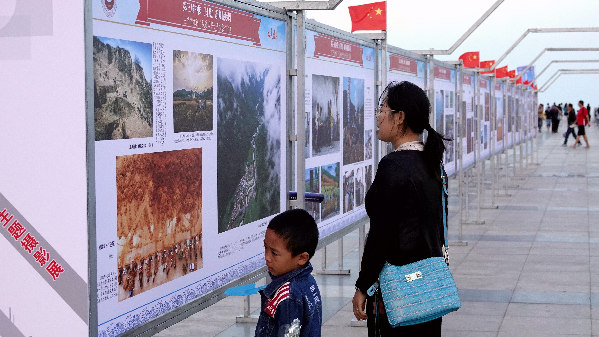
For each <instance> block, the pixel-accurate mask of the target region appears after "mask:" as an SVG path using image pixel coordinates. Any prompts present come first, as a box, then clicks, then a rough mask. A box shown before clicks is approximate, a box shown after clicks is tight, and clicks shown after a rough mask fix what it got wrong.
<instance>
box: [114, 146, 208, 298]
mask: <svg viewBox="0 0 599 337" xmlns="http://www.w3.org/2000/svg"><path fill="white" fill-rule="evenodd" d="M116 190H117V212H116V213H117V218H116V220H117V232H116V236H117V238H118V241H117V259H116V264H117V266H116V268H118V276H119V280H118V283H119V290H118V294H119V296H118V298H119V301H122V300H125V299H127V298H129V297H132V296H135V295H137V294H140V293H142V292H144V291H147V290H149V289H152V288H153V287H156V286H159V285H161V284H164V283H166V282H169V281H171V280H174V279H176V278H178V277H181V276H183V275H186V274H188V273H191V272H193V271H196V270H198V269H201V268H202V266H203V253H202V149H201V148H198V149H188V150H176V151H165V152H156V153H144V154H134V155H125V156H118V157H116Z"/></svg>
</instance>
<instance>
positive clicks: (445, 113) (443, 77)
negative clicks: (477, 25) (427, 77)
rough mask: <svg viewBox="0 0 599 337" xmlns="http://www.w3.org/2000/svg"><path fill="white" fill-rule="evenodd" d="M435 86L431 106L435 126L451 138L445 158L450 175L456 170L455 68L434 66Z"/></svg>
mask: <svg viewBox="0 0 599 337" xmlns="http://www.w3.org/2000/svg"><path fill="white" fill-rule="evenodd" d="M433 76H434V87H435V94H434V98H433V99H432V100H431V108H432V111H433V112H434V116H435V117H434V121H435V122H434V123H435V125H434V128H435V130H437V131H438V132H440V133H441V134H443V135H445V136H446V137H448V138H451V139H452V141H451V142H446V143H445V145H446V151H445V158H443V162H444V165H445V171H446V172H447V174H448V175H451V174H454V173H455V172H456V158H457V153H456V146H455V144H457V140H456V138H457V134H458V133H457V132H456V125H457V121H456V113H455V112H456V105H457V103H458V102H457V101H456V97H457V96H456V92H455V90H456V71H455V70H453V69H449V68H445V67H440V66H435V67H434V72H433Z"/></svg>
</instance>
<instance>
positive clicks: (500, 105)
mask: <svg viewBox="0 0 599 337" xmlns="http://www.w3.org/2000/svg"><path fill="white" fill-rule="evenodd" d="M495 102H496V103H497V118H496V119H495V120H496V123H497V141H498V142H499V141H502V140H503V99H502V98H501V97H495Z"/></svg>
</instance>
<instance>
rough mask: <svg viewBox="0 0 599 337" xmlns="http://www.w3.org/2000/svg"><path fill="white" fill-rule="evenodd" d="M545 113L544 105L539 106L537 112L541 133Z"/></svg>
mask: <svg viewBox="0 0 599 337" xmlns="http://www.w3.org/2000/svg"><path fill="white" fill-rule="evenodd" d="M544 113H545V111H544V110H543V104H539V109H538V111H537V119H538V124H539V132H541V129H542V128H543V117H544Z"/></svg>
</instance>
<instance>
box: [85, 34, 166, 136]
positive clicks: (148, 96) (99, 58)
mask: <svg viewBox="0 0 599 337" xmlns="http://www.w3.org/2000/svg"><path fill="white" fill-rule="evenodd" d="M93 63H94V123H95V140H97V141H98V140H110V139H128V138H146V137H152V134H153V133H152V130H153V129H152V128H153V120H154V113H153V101H152V44H151V43H141V42H135V41H126V40H117V39H111V38H104V37H100V36H94V37H93Z"/></svg>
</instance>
